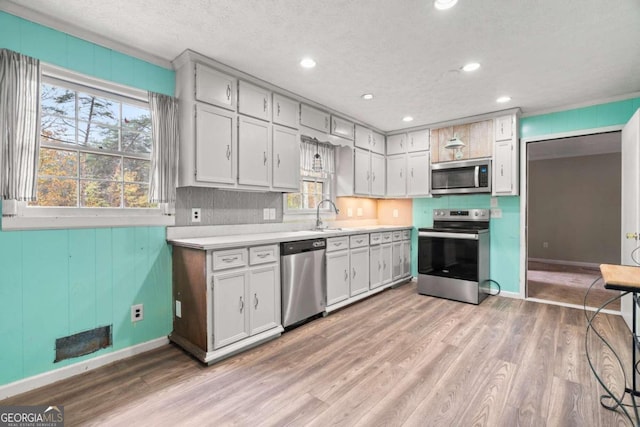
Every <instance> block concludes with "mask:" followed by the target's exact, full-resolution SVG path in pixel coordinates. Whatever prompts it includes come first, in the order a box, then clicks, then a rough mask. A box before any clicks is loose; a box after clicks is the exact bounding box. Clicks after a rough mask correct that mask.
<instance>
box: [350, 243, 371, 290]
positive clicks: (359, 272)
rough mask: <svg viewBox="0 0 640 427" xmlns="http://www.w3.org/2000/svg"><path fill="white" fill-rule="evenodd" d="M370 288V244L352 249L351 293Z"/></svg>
mask: <svg viewBox="0 0 640 427" xmlns="http://www.w3.org/2000/svg"><path fill="white" fill-rule="evenodd" d="M368 290H369V246H365V247H363V248H357V249H351V286H350V292H349V295H351V296H355V295H359V294H361V293H363V292H367V291H368Z"/></svg>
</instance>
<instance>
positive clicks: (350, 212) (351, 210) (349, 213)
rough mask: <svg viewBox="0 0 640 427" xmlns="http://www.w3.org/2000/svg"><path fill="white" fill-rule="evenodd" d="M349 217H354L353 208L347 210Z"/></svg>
mask: <svg viewBox="0 0 640 427" xmlns="http://www.w3.org/2000/svg"><path fill="white" fill-rule="evenodd" d="M347 216H348V217H352V216H353V208H347Z"/></svg>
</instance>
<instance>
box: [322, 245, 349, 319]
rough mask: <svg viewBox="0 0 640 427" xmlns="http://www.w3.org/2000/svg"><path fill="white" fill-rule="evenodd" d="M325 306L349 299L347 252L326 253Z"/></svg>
mask: <svg viewBox="0 0 640 427" xmlns="http://www.w3.org/2000/svg"><path fill="white" fill-rule="evenodd" d="M326 257H327V306H330V305H332V304H336V303H339V302H341V301H344V300H346V299H347V298H349V251H348V250H341V251H337V252H327V255H326Z"/></svg>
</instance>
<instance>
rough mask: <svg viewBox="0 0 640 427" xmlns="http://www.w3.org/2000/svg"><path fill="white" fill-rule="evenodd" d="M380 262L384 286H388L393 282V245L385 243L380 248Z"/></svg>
mask: <svg viewBox="0 0 640 427" xmlns="http://www.w3.org/2000/svg"><path fill="white" fill-rule="evenodd" d="M380 261H381V262H382V284H383V285H386V284H387V283H391V282H392V281H393V276H392V274H391V265H392V263H393V257H392V254H391V243H384V244H382V245H381V246H380Z"/></svg>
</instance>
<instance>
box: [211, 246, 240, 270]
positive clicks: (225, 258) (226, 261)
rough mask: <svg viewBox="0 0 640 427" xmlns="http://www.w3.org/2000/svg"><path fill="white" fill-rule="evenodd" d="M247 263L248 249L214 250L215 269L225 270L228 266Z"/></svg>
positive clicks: (234, 266)
mask: <svg viewBox="0 0 640 427" xmlns="http://www.w3.org/2000/svg"><path fill="white" fill-rule="evenodd" d="M245 265H247V249H246V248H238V249H229V250H227V251H214V252H213V269H214V271H215V270H224V269H227V268H236V267H244V266H245Z"/></svg>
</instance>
